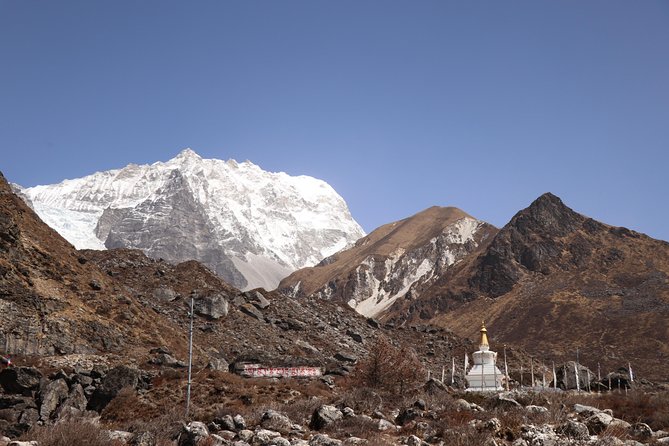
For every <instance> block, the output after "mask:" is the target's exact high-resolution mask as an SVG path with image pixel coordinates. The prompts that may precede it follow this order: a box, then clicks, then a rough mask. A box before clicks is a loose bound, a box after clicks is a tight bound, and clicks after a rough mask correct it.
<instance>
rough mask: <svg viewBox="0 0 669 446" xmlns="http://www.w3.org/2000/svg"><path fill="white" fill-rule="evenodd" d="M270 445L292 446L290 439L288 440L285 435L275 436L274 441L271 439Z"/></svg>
mask: <svg viewBox="0 0 669 446" xmlns="http://www.w3.org/2000/svg"><path fill="white" fill-rule="evenodd" d="M270 445H272V446H291V444H290V441H288V440H286V439H285V438H283V437H277V438H273V439H272V441H270Z"/></svg>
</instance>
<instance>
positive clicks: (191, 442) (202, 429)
mask: <svg viewBox="0 0 669 446" xmlns="http://www.w3.org/2000/svg"><path fill="white" fill-rule="evenodd" d="M207 437H209V430H208V429H207V426H206V425H205V424H204V423H202V422H200V421H191V422H190V423H188V425H183V427H182V429H181V433H180V434H179V439H178V441H177V444H178V446H197V445H198V443H199V442H200V441H202V440H204V439H205V438H207Z"/></svg>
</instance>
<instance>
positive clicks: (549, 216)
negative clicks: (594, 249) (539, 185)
mask: <svg viewBox="0 0 669 446" xmlns="http://www.w3.org/2000/svg"><path fill="white" fill-rule="evenodd" d="M584 219H585V217H583V216H582V215H580V214H578V213H576V212H574V211H573V210H571V209H570V208H569V207H567V206H566V205H565V204H564V203H563V202H562V200H561V199H560V198H559V197H557V196H555V195H553V194H552V193H550V192H546V193H545V194H543V195H541V196H540V197H539V198H537V199H536V200H534V201H533V202H532V204H530V205H529V206H528V207H527V208H526V209H523V210H522V211H520V212H518V213H517V214H516V215H515V216H514V217H513V218H512V219H511V221H510V222H509V224H508V225H507V226H506V227H505V228H507V229H509V230H516V231H518V232H520V233H521V234H523V235H528V234H530V233H539V234H541V235H545V236H548V235H550V236H556V237H562V236H565V235H566V234H568V233H570V232H572V231H574V230H575V229H576V228H577V227H578V225H579V224H581V223H582V222H583V220H584Z"/></svg>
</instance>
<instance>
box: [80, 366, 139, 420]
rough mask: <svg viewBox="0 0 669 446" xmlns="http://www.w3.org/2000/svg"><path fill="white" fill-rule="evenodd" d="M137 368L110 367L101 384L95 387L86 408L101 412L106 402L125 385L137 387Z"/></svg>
mask: <svg viewBox="0 0 669 446" xmlns="http://www.w3.org/2000/svg"><path fill="white" fill-rule="evenodd" d="M138 383H139V370H137V369H134V368H130V367H127V366H124V365H121V366H118V367H115V368H113V369H111V370H110V371H109V372H108V373H107V375H106V376H105V378H104V379H103V380H102V384H101V385H100V386H98V387H97V388H96V389H95V392H94V393H93V395H92V396H91V399H90V401H89V403H88V408H89V409H91V410H95V411H96V412H101V411H102V409H104V408H105V407H106V406H107V404H109V402H110V401H111V400H112V399H113V398H114V397H115V396H116V395H118V393H119V392H120V391H121V389H123V388H125V387H130V388H133V389H136V388H137V384H138Z"/></svg>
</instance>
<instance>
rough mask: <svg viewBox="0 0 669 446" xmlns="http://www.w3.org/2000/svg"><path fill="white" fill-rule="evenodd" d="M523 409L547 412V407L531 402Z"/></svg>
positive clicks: (533, 411)
mask: <svg viewBox="0 0 669 446" xmlns="http://www.w3.org/2000/svg"><path fill="white" fill-rule="evenodd" d="M525 410H527V411H528V412H529V413H546V412H548V409H547V408H546V407H544V406H535V405H533V404H530V405H529V406H526V407H525Z"/></svg>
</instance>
